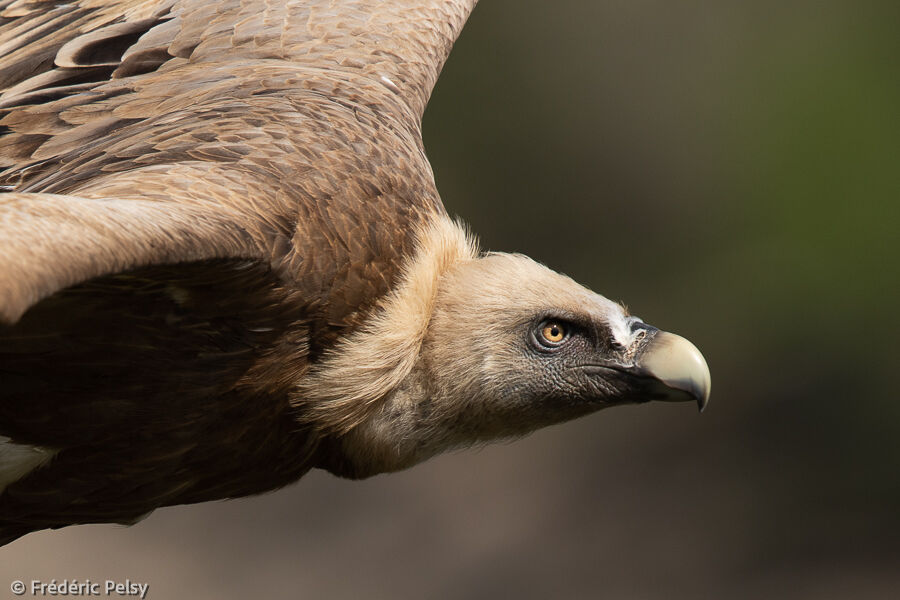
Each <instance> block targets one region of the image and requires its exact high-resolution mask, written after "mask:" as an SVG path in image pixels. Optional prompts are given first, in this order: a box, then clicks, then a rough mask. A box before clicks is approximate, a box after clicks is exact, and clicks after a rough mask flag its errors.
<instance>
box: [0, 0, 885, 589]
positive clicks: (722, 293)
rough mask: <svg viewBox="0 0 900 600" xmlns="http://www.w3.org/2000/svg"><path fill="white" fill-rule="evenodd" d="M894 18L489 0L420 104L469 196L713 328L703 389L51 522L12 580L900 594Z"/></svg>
mask: <svg viewBox="0 0 900 600" xmlns="http://www.w3.org/2000/svg"><path fill="white" fill-rule="evenodd" d="M898 25H900V3H897V2H896V1H895V0H887V1H883V2H879V1H875V0H873V1H869V2H851V1H850V0H794V1H792V2H777V1H774V0H756V1H754V2H737V1H722V0H716V1H713V0H694V1H684V2H670V1H664V0H644V1H634V0H628V1H626V0H602V1H581V2H578V1H574V0H556V1H554V2H548V1H546V0H543V1H537V0H527V1H526V0H484V1H483V2H482V3H481V5H480V6H479V7H478V9H477V10H476V11H475V13H474V15H473V17H472V19H471V20H470V22H469V24H468V26H467V28H466V30H465V31H464V33H463V35H462V37H461V39H460V40H459V42H458V44H457V46H456V49H455V50H454V53H453V55H452V57H451V59H450V61H449V62H448V64H447V66H446V68H445V71H444V74H443V76H442V78H441V80H440V82H439V84H438V86H437V89H436V91H435V94H434V97H433V100H432V102H431V105H430V108H429V109H428V112H427V114H426V117H425V142H426V147H427V149H428V153H429V156H430V158H431V160H432V163H433V165H434V170H435V175H436V178H437V182H438V187H439V189H440V190H441V193H442V196H443V198H444V201H445V204H446V205H447V208H448V210H449V211H450V212H451V213H453V214H458V215H460V216H461V217H463V218H464V219H465V220H466V221H468V222H469V223H470V224H471V226H472V228H473V230H474V231H476V232H477V233H478V234H479V235H480V237H481V240H482V242H483V245H484V247H486V248H489V249H494V250H507V251H519V252H524V253H526V254H529V255H531V256H532V257H534V258H536V259H538V260H540V261H542V262H544V263H546V264H547V265H549V266H551V267H552V268H554V269H557V270H560V271H562V272H565V273H567V274H569V275H571V276H572V277H574V278H575V279H577V280H578V281H580V282H583V283H585V284H587V285H588V286H590V287H591V288H593V289H594V290H595V291H597V292H599V293H602V294H604V295H606V296H608V297H610V298H613V299H616V300H621V301H623V302H625V303H627V304H628V306H629V308H630V309H631V311H632V312H633V313H634V314H637V315H639V316H641V317H642V318H644V319H645V320H646V321H647V322H649V323H652V324H654V325H657V326H659V327H661V328H664V329H668V330H670V331H675V332H678V333H680V334H682V335H684V336H686V337H688V338H689V339H691V340H692V341H693V342H695V343H696V344H697V346H698V347H700V349H701V350H702V351H703V352H704V354H705V355H706V358H707V360H708V362H709V366H710V369H711V371H712V376H713V388H712V398H711V401H710V405H709V407H708V409H707V411H706V413H704V414H703V415H702V416H700V415H698V414H697V413H696V410H695V409H694V407H692V406H690V405H669V404H651V405H643V406H634V407H622V408H618V409H614V410H610V411H606V412H601V413H599V414H596V415H593V416H591V417H588V418H584V419H581V420H579V421H576V422H572V423H568V424H564V425H560V426H557V427H553V428H550V429H547V430H544V431H540V432H538V433H536V434H534V435H532V436H530V437H529V438H527V439H525V440H521V441H517V442H515V443H511V444H504V445H495V446H490V447H487V448H484V449H481V450H477V451H474V450H473V451H465V452H459V453H456V454H452V455H448V456H443V457H440V458H436V459H434V460H432V461H430V462H428V463H426V464H424V465H420V466H418V467H416V468H414V469H412V470H410V471H407V472H404V473H399V474H393V475H386V476H379V477H375V478H373V479H370V480H367V481H363V482H348V481H342V480H338V479H336V478H334V477H331V476H330V475H327V474H325V473H320V472H316V473H312V474H310V475H308V476H307V477H306V478H304V479H303V480H302V481H301V482H300V483H299V484H296V485H294V486H292V487H290V488H288V489H287V490H283V491H280V492H278V493H274V494H270V495H267V496H264V497H260V498H255V499H249V500H242V501H231V502H220V503H209V504H204V505H199V506H192V507H177V508H168V509H162V510H159V511H157V512H155V513H154V514H153V515H151V516H150V517H149V518H148V519H146V520H145V521H143V522H142V523H140V524H139V525H137V526H135V527H131V528H124V527H118V526H108V525H107V526H81V527H72V528H68V529H65V530H61V531H57V532H41V533H35V534H31V535H29V536H27V537H25V538H23V539H22V540H20V541H18V542H15V543H13V544H12V545H10V546H7V547H5V548H3V549H0V598H2V597H6V596H7V595H8V596H9V597H13V596H12V595H11V593H10V592H9V591H8V584H9V582H11V581H12V580H13V579H23V580H25V581H28V580H30V579H43V580H44V581H49V580H50V579H53V578H55V579H57V580H62V579H64V578H68V579H70V580H71V579H73V578H74V579H78V580H80V581H83V580H85V579H88V578H90V579H92V580H95V581H102V580H104V579H114V578H119V579H125V578H130V579H131V580H132V581H137V582H146V583H149V584H150V593H149V596H148V597H150V598H156V599H166V598H175V599H180V598H187V599H218V598H253V597H272V598H288V597H290V598H432V599H435V598H436V599H444V598H447V599H450V598H501V597H502V598H549V597H554V598H591V597H602V598H624V599H630V598H636V599H656V598H660V599H679V598H692V599H693V598H760V597H776V598H810V599H821V598H836V599H837V598H850V597H852V598H854V600H859V599H862V598H896V597H900V397H898V396H900V393H898V387H900V386H898V383H900V381H898V376H897V369H898V368H900V360H898V359H900V350H898V342H897V337H898V334H900V319H898V316H897V315H898V308H900V235H898V228H900V164H898V163H900V58H898V57H900V36H898Z"/></svg>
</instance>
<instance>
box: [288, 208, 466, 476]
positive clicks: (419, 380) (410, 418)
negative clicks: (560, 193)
mask: <svg viewBox="0 0 900 600" xmlns="http://www.w3.org/2000/svg"><path fill="white" fill-rule="evenodd" d="M478 256H479V250H478V248H477V243H476V242H475V240H474V239H473V238H472V237H471V236H469V235H468V233H467V231H466V230H465V228H464V227H463V226H462V225H461V224H459V223H456V222H453V221H451V220H450V218H449V217H447V216H446V215H442V216H440V217H438V218H437V219H436V220H435V221H434V222H432V223H431V224H430V225H429V226H428V227H426V228H424V229H423V230H422V231H421V232H420V233H419V235H418V244H417V250H416V252H415V254H414V255H412V256H410V257H409V258H408V259H407V261H406V264H405V265H404V267H403V270H402V274H401V276H400V278H399V279H398V283H397V285H396V286H395V287H394V289H393V291H392V292H390V293H389V294H388V295H387V296H386V297H385V298H384V299H383V300H382V301H381V302H380V303H379V305H378V306H377V307H376V309H375V310H373V312H372V316H370V317H369V318H368V319H367V321H366V322H365V323H364V324H363V326H362V327H361V328H360V329H358V330H356V331H355V332H353V333H352V334H350V335H349V336H347V337H345V338H343V339H342V340H340V341H339V342H338V343H337V344H336V345H335V347H334V348H332V349H331V350H330V351H329V352H328V353H326V354H325V355H324V356H323V358H322V359H321V360H320V361H319V362H318V363H317V364H316V365H315V367H313V369H312V370H311V371H310V373H309V374H308V375H307V376H306V377H304V378H303V380H302V382H301V383H300V384H299V386H298V389H297V390H296V394H295V395H294V396H293V399H292V405H293V406H294V408H295V409H297V414H298V419H299V420H300V422H301V423H302V424H303V425H304V426H305V427H309V428H311V429H313V430H314V431H316V432H317V433H319V434H320V435H321V436H322V437H323V439H324V440H328V442H327V443H326V444H325V445H326V447H327V448H328V451H329V452H328V454H329V456H328V457H325V458H323V462H324V463H325V464H323V465H321V466H322V467H324V468H326V469H328V470H330V471H332V472H334V473H335V474H337V475H340V476H344V477H353V478H360V477H368V476H370V475H374V474H377V473H383V472H388V471H396V470H400V469H404V468H407V467H410V466H412V465H414V464H416V463H418V462H420V461H422V460H425V459H426V458H429V457H430V456H433V455H434V454H436V453H438V452H440V451H442V450H444V449H446V448H447V447H448V446H453V445H456V442H454V441H453V440H449V439H445V436H444V435H442V434H441V433H440V431H441V430H443V428H442V427H440V425H439V424H437V423H432V422H431V421H432V420H431V419H429V418H428V414H429V412H430V411H429V406H430V405H431V403H432V402H435V401H440V399H439V398H434V397H433V394H434V389H433V388H432V386H431V385H430V384H429V381H428V376H427V375H426V372H425V368H424V365H423V361H422V360H421V354H420V350H421V348H422V343H423V341H424V340H425V336H426V333H427V331H428V325H429V322H430V320H431V315H432V313H433V309H434V305H435V301H436V298H437V295H438V287H439V284H440V280H441V277H442V276H443V275H444V274H445V273H446V272H447V271H448V270H449V269H451V268H453V267H455V266H457V265H459V264H461V263H464V262H469V261H473V260H476V259H477V258H478Z"/></svg>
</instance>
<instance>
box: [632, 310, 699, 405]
mask: <svg viewBox="0 0 900 600" xmlns="http://www.w3.org/2000/svg"><path fill="white" fill-rule="evenodd" d="M644 327H646V326H644ZM647 329H649V330H651V331H652V330H653V328H650V327H647ZM634 371H635V372H636V373H637V374H639V375H642V376H644V377H648V378H651V380H655V382H654V383H656V382H658V383H656V385H654V386H653V388H654V389H653V390H652V393H653V398H654V399H655V400H664V401H668V402H680V401H684V400H696V402H697V408H699V409H700V412H703V409H704V408H706V403H707V402H708V401H709V388H710V377H709V367H707V366H706V360H704V358H703V355H702V354H700V351H699V350H698V349H697V347H696V346H695V345H694V344H692V343H691V342H689V341H688V340H686V339H684V338H683V337H681V336H680V335H675V334H674V333H668V332H666V331H659V330H656V331H655V332H654V334H653V336H652V337H651V338H650V340H649V341H648V342H647V343H646V345H645V346H644V349H643V351H642V352H641V353H640V355H639V356H638V357H637V360H636V361H635V365H634Z"/></svg>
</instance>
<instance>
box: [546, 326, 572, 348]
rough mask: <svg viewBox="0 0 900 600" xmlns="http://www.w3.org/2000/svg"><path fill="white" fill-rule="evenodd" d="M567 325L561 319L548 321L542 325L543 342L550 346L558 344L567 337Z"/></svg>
mask: <svg viewBox="0 0 900 600" xmlns="http://www.w3.org/2000/svg"><path fill="white" fill-rule="evenodd" d="M566 333H567V331H566V326H565V325H563V324H562V323H560V322H559V321H547V322H546V323H544V324H543V325H541V340H540V341H541V342H543V343H544V344H546V345H548V346H558V345H559V344H561V343H562V342H563V340H565V339H566Z"/></svg>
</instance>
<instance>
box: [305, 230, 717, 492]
mask: <svg viewBox="0 0 900 600" xmlns="http://www.w3.org/2000/svg"><path fill="white" fill-rule="evenodd" d="M454 235H455V236H456V241H457V246H456V247H455V251H456V252H455V253H453V252H450V253H449V254H451V255H452V256H450V257H448V256H447V254H448V253H447V249H448V247H449V248H453V243H452V241H450V243H448V241H449V240H452V239H453V237H454ZM442 236H443V239H442V240H440V241H438V243H434V242H433V241H432V242H431V243H428V242H426V243H423V244H422V248H423V251H422V253H420V263H419V264H418V265H416V266H414V267H413V268H411V269H408V270H407V273H406V281H405V284H404V285H402V286H401V287H400V289H401V290H403V291H410V290H415V292H414V293H415V294H416V297H417V298H421V296H422V294H423V293H424V295H426V296H431V298H432V300H431V301H430V302H427V303H423V304H422V305H420V306H410V305H409V304H408V303H405V302H403V301H402V300H400V298H402V293H401V294H400V295H398V296H399V297H395V298H394V300H395V302H389V303H388V304H387V305H386V306H385V307H384V312H383V313H382V315H381V317H380V319H379V326H378V327H377V328H375V329H373V330H369V331H367V332H365V333H363V334H362V335H360V336H359V337H358V338H357V339H355V340H354V341H353V342H351V344H348V345H347V346H345V347H343V348H341V349H340V353H339V354H337V355H335V356H336V357H339V358H340V357H343V358H345V357H347V356H355V355H356V352H355V350H357V349H358V348H354V347H353V345H359V346H361V347H363V348H364V350H362V352H360V353H359V355H358V358H359V362H357V363H354V364H353V365H352V366H351V365H346V364H345V365H342V366H334V367H332V368H335V369H337V370H330V369H329V370H326V371H325V373H327V375H325V376H326V377H328V378H329V379H330V380H331V381H336V380H340V381H344V382H347V381H352V380H353V379H354V378H355V377H356V376H358V375H359V374H360V373H371V372H380V369H379V366H378V365H376V364H374V363H372V362H367V357H371V356H373V355H378V354H379V352H380V355H381V356H386V357H390V356H391V355H392V354H393V355H395V356H400V355H402V354H403V353H404V352H409V353H410V354H411V357H410V359H409V361H408V363H407V364H408V367H407V369H406V370H405V371H404V373H403V374H402V375H399V376H397V377H396V378H394V379H393V382H394V385H393V386H392V387H389V386H387V385H386V386H385V388H384V389H382V390H378V391H376V392H375V395H376V396H378V397H379V399H378V400H377V402H375V404H376V405H377V406H374V407H373V408H372V410H371V412H370V413H369V414H368V415H366V416H364V417H362V418H360V419H359V422H354V427H353V428H351V429H349V430H348V431H347V432H346V433H345V434H344V435H343V436H342V437H343V440H344V441H343V442H342V446H343V447H342V452H341V454H342V455H345V456H346V457H347V459H349V460H342V461H340V462H338V463H336V464H333V465H331V468H332V470H333V471H335V472H337V473H339V474H341V475H344V476H351V477H364V476H367V475H370V474H374V473H380V472H384V471H393V470H397V469H402V468H406V467H409V466H411V465H413V464H415V463H417V462H420V461H422V460H424V459H427V458H429V457H431V456H433V455H435V454H438V453H440V452H443V451H445V450H448V449H453V448H458V447H465V446H469V445H472V444H477V443H481V442H487V441H490V440H495V439H503V438H512V437H517V436H522V435H525V434H527V433H530V432H532V431H534V430H536V429H539V428H541V427H544V426H547V425H552V424H554V423H559V422H562V421H567V420H570V419H573V418H576V417H580V416H583V415H586V414H588V413H592V412H595V411H598V410H600V409H603V408H607V407H611V406H616V405H620V404H628V403H641V402H648V401H650V400H664V401H672V402H680V401H693V402H696V403H697V406H698V408H699V409H700V410H701V411H702V410H703V409H704V407H705V406H706V402H707V400H708V399H709V391H710V375H709V369H708V367H707V365H706V361H705V360H704V358H703V355H702V354H701V353H700V351H699V350H698V349H697V348H696V347H695V346H694V345H693V344H692V343H691V342H689V341H688V340H686V339H684V338H682V337H680V336H678V335H675V334H672V333H668V332H665V331H660V330H659V329H657V328H655V327H652V326H650V325H648V324H646V323H644V322H643V321H642V320H641V319H639V318H637V317H635V316H632V315H630V314H628V311H627V310H626V309H625V308H624V307H623V306H622V305H621V304H618V303H616V302H612V301H610V300H608V299H607V298H605V297H603V296H601V295H599V294H596V293H594V292H592V291H591V290H589V289H587V288H585V287H584V286H582V285H580V284H578V283H576V282H575V281H573V280H572V279H571V278H569V277H567V276H565V275H562V274H559V273H557V272H555V271H553V270H551V269H549V268H547V267H545V266H544V265H541V264H539V263H537V262H535V261H534V260H532V259H530V258H528V257H527V256H523V255H521V254H507V253H487V254H483V255H482V254H480V253H478V251H477V250H475V249H474V247H473V244H472V243H471V242H468V241H464V240H461V237H462V236H464V234H463V233H462V232H461V231H459V230H457V229H456V225H455V224H449V223H446V224H445V228H444V229H443V231H440V233H438V232H435V231H434V230H432V231H430V232H427V233H426V234H425V236H424V237H425V238H426V240H427V239H428V238H429V237H438V238H441V237H442ZM435 249H437V251H438V254H441V253H443V256H439V257H431V260H428V259H425V260H421V259H422V258H424V257H423V254H424V255H427V254H428V252H430V251H434V250H435ZM454 254H455V255H454ZM435 258H437V260H434V259H435ZM423 263H424V265H423ZM435 268H436V269H437V270H436V271H432V269H435ZM426 282H431V283H432V284H433V287H432V288H431V289H430V290H427V291H426V290H425V288H427V287H428V286H427V283H426ZM397 300H400V301H397ZM410 324H412V326H410ZM417 336H418V337H417ZM413 340H414V341H413ZM411 341H413V343H410V342H411ZM375 346H378V349H379V351H378V352H376V351H373V348H374V347H375ZM369 369H371V372H370V371H369ZM339 373H341V374H339ZM382 382H384V380H382ZM366 384H367V385H369V386H372V387H371V388H370V390H371V389H373V388H375V387H377V384H373V382H372V381H366ZM330 389H331V390H335V388H334V387H331V388H330ZM310 391H312V390H310ZM337 391H338V393H339V394H340V395H341V396H343V397H345V398H346V397H348V396H351V397H352V396H355V394H353V393H348V390H347V389H345V388H344V387H343V386H342V385H339V386H338V389H337ZM357 397H358V396H357ZM336 404H339V400H338V398H336V397H334V398H331V399H324V400H323V401H321V402H320V403H318V404H317V406H318V407H319V408H320V409H321V408H324V407H328V406H334V405H336ZM319 418H320V419H322V420H323V421H329V420H330V418H331V415H326V414H320V415H319Z"/></svg>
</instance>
